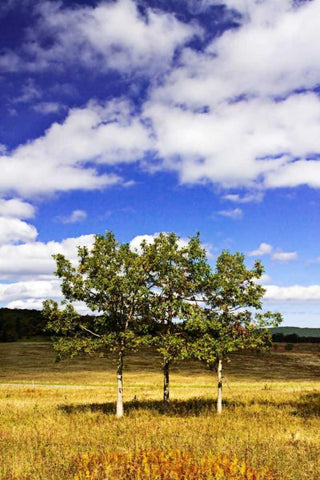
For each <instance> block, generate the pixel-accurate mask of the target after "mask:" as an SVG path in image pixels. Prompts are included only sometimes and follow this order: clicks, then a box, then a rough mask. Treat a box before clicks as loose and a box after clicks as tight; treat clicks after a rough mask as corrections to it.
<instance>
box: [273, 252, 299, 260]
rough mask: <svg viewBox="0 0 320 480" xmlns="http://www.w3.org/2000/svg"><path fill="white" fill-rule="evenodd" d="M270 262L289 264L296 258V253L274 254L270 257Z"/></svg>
mask: <svg viewBox="0 0 320 480" xmlns="http://www.w3.org/2000/svg"><path fill="white" fill-rule="evenodd" d="M271 258H272V260H279V261H280V262H290V261H291V260H295V259H296V258H298V254H297V252H281V251H277V252H274V253H273V254H272V256H271Z"/></svg>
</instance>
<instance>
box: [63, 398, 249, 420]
mask: <svg viewBox="0 0 320 480" xmlns="http://www.w3.org/2000/svg"><path fill="white" fill-rule="evenodd" d="M243 405H244V403H243V402H239V401H228V400H226V401H224V404H223V407H224V408H225V409H228V410H233V409H234V408H236V407H239V406H243ZM58 409H59V410H61V411H62V412H64V413H67V414H76V413H83V412H101V413H104V414H106V415H109V414H115V412H116V406H115V403H114V402H107V403H88V404H79V405H73V404H71V405H59V406H58ZM124 411H125V413H132V412H138V411H151V412H152V411H153V412H154V413H156V414H158V415H164V416H168V417H199V416H200V415H206V414H209V415H212V414H213V413H215V412H216V400H215V399H203V398H190V399H189V400H171V401H170V402H169V404H168V405H165V404H164V402H163V401H162V400H132V401H131V402H125V404H124Z"/></svg>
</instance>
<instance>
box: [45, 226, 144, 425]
mask: <svg viewBox="0 0 320 480" xmlns="http://www.w3.org/2000/svg"><path fill="white" fill-rule="evenodd" d="M54 258H55V260H56V264H57V269H56V272H55V274H56V275H57V276H58V277H59V278H61V279H62V284H61V288H62V293H63V295H64V297H65V301H64V304H65V307H64V308H62V309H61V308H59V306H58V304H57V303H56V302H53V301H52V300H47V301H45V302H44V309H43V313H44V315H45V316H46V318H47V319H48V328H50V329H51V330H52V331H53V332H55V333H56V334H58V335H59V338H57V339H56V341H55V348H56V349H57V351H58V352H59V353H60V354H68V355H76V354H80V353H83V352H85V353H88V354H99V355H104V354H106V353H110V352H113V353H116V355H117V410H116V414H117V417H122V416H123V362H124V356H125V354H126V352H127V351H128V350H131V349H135V348H136V347H137V346H138V345H139V343H140V342H141V341H142V338H143V333H144V329H145V324H146V322H145V315H147V308H148V289H147V287H146V285H147V282H146V271H145V270H144V266H143V264H142V262H141V258H140V256H139V255H138V254H137V253H136V252H132V251H131V250H130V248H129V245H128V244H121V245H120V244H119V243H118V242H117V241H116V239H115V237H114V235H113V234H112V233H111V232H107V233H106V235H96V236H95V240H94V243H93V246H92V248H91V250H89V249H88V248H87V247H79V248H78V265H77V266H73V265H72V264H71V262H70V261H69V260H67V259H66V258H65V257H64V256H63V255H61V254H58V255H54ZM75 301H80V302H85V304H86V305H87V306H88V307H89V309H90V310H91V311H93V312H96V313H97V314H98V315H95V316H90V317H87V318H83V317H81V316H80V315H79V314H78V313H77V312H76V311H75V309H74V307H73V305H72V303H71V302H75Z"/></svg>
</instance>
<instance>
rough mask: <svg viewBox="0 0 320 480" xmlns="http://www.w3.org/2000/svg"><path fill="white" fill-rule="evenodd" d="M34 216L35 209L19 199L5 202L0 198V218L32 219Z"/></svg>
mask: <svg viewBox="0 0 320 480" xmlns="http://www.w3.org/2000/svg"><path fill="white" fill-rule="evenodd" d="M34 215H35V208H34V206H33V205H31V204H30V203H27V202H24V201H22V200H20V199H19V198H12V199H10V200H5V199H1V198H0V216H2V217H17V218H32V217H34Z"/></svg>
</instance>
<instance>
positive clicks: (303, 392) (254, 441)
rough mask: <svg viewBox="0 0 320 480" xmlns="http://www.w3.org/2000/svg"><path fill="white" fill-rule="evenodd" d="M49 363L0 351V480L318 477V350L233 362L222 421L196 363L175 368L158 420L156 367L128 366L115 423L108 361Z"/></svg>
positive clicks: (134, 359) (38, 350)
mask: <svg viewBox="0 0 320 480" xmlns="http://www.w3.org/2000/svg"><path fill="white" fill-rule="evenodd" d="M54 357H55V355H54V352H53V350H52V347H51V346H50V345H49V344H45V343H12V344H0V362H1V371H0V455H1V459H0V460H1V461H0V478H1V479H5V480H31V479H32V480H33V479H34V480H40V479H41V480H71V479H73V480H84V479H89V480H103V479H110V480H118V479H122V478H123V479H128V480H130V479H138V478H140V479H150V480H155V479H162V480H171V479H185V480H193V479H194V480H196V479H198V478H199V479H201V478H203V479H209V478H212V479H214V478H215V479H219V480H227V479H228V480H234V479H236V480H238V479H239V480H242V479H250V480H251V479H252V480H254V479H256V480H262V479H272V480H273V479H278V480H280V479H281V480H282V479H285V480H304V479H305V480H307V479H308V480H319V479H320V351H319V345H312V344H311V345H295V346H294V349H293V351H291V352H286V351H285V350H284V349H283V348H281V347H279V348H278V350H277V351H273V352H271V353H270V354H266V355H255V354H251V355H235V356H234V357H233V359H232V362H231V363H230V364H229V365H228V366H227V367H226V369H225V377H226V378H225V384H224V399H225V406H224V411H223V413H222V415H221V416H217V415H216V414H215V399H216V379H215V375H214V373H212V372H209V371H207V370H206V369H205V368H204V367H203V366H202V365H201V364H198V363H196V362H188V363H187V362H186V363H181V364H179V363H177V364H175V365H174V367H173V368H172V375H171V406H170V408H169V409H168V410H164V409H163V407H162V403H161V395H162V375H161V370H160V360H159V359H158V358H157V357H156V356H155V355H154V354H152V352H149V351H144V352H142V353H140V354H135V355H132V356H130V357H128V358H127V359H126V362H127V368H126V370H125V379H124V380H125V392H124V396H125V402H126V403H125V417H124V418H123V419H121V420H117V419H116V418H115V416H114V411H115V403H114V401H115V394H116V385H115V371H114V370H115V367H114V365H113V364H112V361H110V360H106V359H77V360H72V361H71V360H68V361H63V362H60V363H54ZM210 472H211V473H210ZM210 475H211V476H210Z"/></svg>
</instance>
